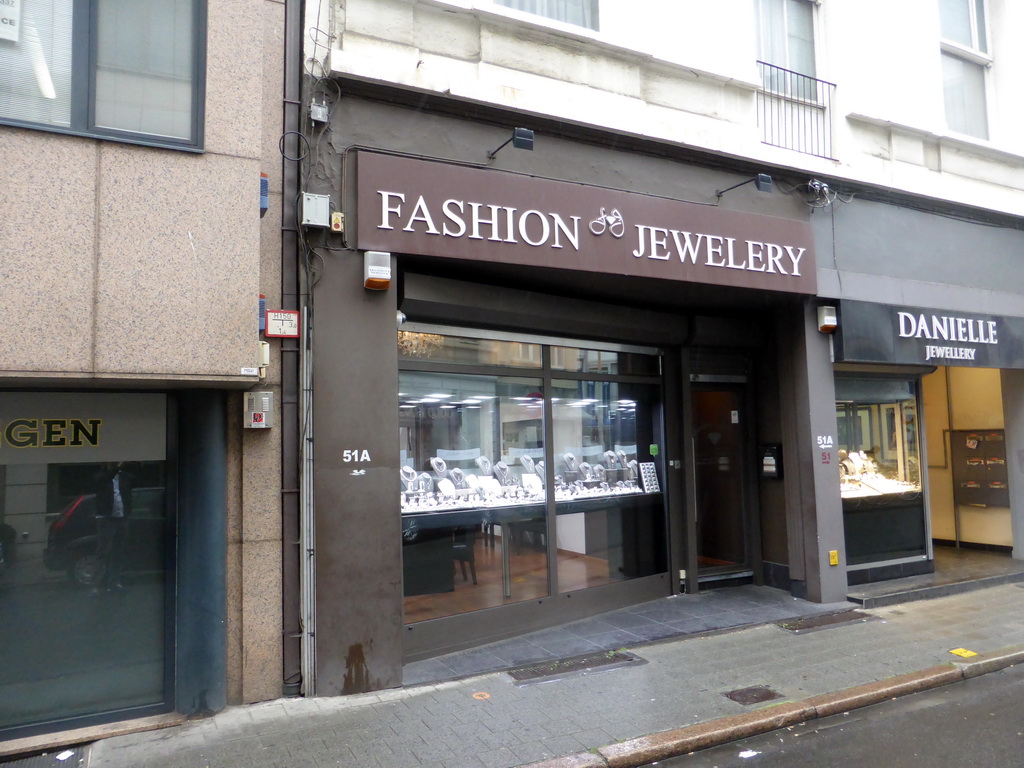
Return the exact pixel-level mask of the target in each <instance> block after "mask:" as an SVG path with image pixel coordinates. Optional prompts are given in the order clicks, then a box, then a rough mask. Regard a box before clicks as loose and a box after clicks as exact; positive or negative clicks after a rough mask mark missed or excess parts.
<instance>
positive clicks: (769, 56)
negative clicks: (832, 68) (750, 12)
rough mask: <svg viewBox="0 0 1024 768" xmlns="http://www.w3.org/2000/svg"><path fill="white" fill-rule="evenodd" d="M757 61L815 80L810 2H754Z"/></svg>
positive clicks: (803, 0) (783, 0)
mask: <svg viewBox="0 0 1024 768" xmlns="http://www.w3.org/2000/svg"><path fill="white" fill-rule="evenodd" d="M754 2H755V7H756V10H757V20H758V30H759V34H758V58H759V59H760V60H761V61H764V62H766V63H768V64H773V65H775V66H776V67H783V68H785V69H789V70H792V71H793V72H798V73H800V74H801V75H808V76H810V77H814V76H815V68H814V3H813V2H812V0H754Z"/></svg>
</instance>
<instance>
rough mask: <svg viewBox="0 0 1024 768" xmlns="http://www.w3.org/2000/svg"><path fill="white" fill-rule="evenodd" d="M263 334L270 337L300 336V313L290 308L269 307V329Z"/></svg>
mask: <svg viewBox="0 0 1024 768" xmlns="http://www.w3.org/2000/svg"><path fill="white" fill-rule="evenodd" d="M263 335H264V336H266V337H267V338H270V339H297V338H299V313H298V312H294V311H292V310H290V309H268V310H267V330H265V331H264V332H263Z"/></svg>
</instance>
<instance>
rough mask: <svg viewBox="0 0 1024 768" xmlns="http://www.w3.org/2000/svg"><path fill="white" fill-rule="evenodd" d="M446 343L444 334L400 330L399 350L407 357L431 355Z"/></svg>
mask: <svg viewBox="0 0 1024 768" xmlns="http://www.w3.org/2000/svg"><path fill="white" fill-rule="evenodd" d="M443 345H444V336H441V335H440V334H437V333H417V332H416V331H399V332H398V350H399V352H401V353H402V354H403V355H405V356H406V357H430V356H431V355H432V354H433V353H434V351H435V350H437V349H440V348H441V347H442V346H443Z"/></svg>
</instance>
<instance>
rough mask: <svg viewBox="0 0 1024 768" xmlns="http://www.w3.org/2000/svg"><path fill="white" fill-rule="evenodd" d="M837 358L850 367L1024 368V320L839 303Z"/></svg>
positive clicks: (868, 304) (934, 310)
mask: <svg viewBox="0 0 1024 768" xmlns="http://www.w3.org/2000/svg"><path fill="white" fill-rule="evenodd" d="M840 312H841V314H840V318H839V334H838V336H839V350H838V351H837V359H841V360H845V361H848V362H877V363H926V364H928V365H954V366H975V367H984V368H1024V319H1021V318H1016V317H995V316H992V315H983V314H968V313H965V312H950V311H944V310H937V309H922V308H917V307H894V306H890V305H887V304H874V303H870V302H863V301H844V302H842V303H841V304H840Z"/></svg>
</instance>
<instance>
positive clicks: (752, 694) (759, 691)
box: [722, 685, 782, 706]
mask: <svg viewBox="0 0 1024 768" xmlns="http://www.w3.org/2000/svg"><path fill="white" fill-rule="evenodd" d="M722 695H723V696H725V697H726V698H727V699H732V700H733V701H735V702H736V703H737V704H743V705H744V706H746V705H748V704H760V703H761V702H763V701H771V700H772V699H781V698H782V694H781V693H777V692H775V691H773V690H772V689H771V688H768V687H766V686H763V685H754V686H751V687H750V688H740V689H739V690H736V691H729V692H728V693H723V694H722Z"/></svg>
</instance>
